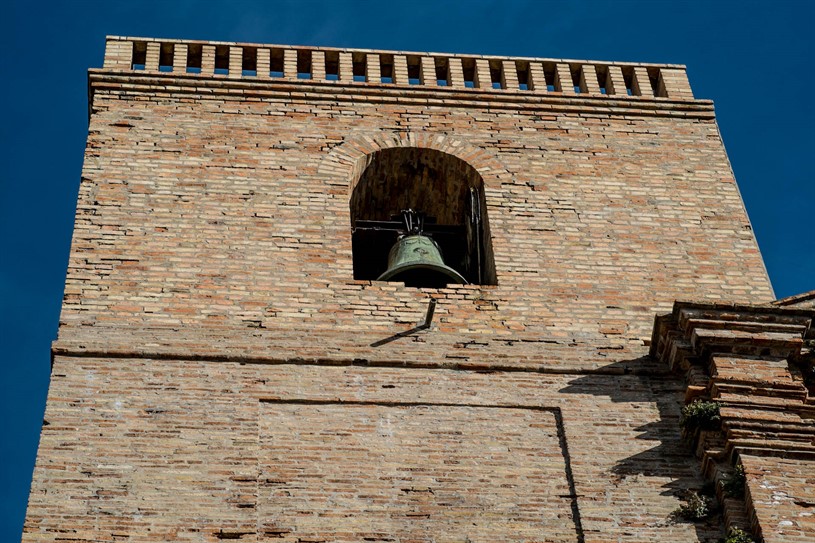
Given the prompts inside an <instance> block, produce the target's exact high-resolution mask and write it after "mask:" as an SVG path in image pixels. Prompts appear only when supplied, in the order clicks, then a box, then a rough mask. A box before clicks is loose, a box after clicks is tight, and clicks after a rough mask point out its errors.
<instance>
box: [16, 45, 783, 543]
mask: <svg viewBox="0 0 815 543" xmlns="http://www.w3.org/2000/svg"><path fill="white" fill-rule="evenodd" d="M128 44H129V45H128ZM181 45H183V46H184V47H188V48H189V50H194V49H195V47H196V46H197V45H196V43H193V42H190V43H182V42H178V43H177V47H176V48H175V49H174V50H173V55H169V56H168V54H169V53H168V52H167V51H164V50H163V49H161V47H163V46H162V45H160V44H158V43H154V42H145V57H144V58H145V63H146V64H145V67H146V69H145V70H134V69H133V66H132V63H133V59H134V57H133V56H132V55H133V54H134V51H135V49H134V46H133V42H131V41H127V39H112V40H111V41H109V44H108V55H107V56H106V60H105V68H104V69H101V70H92V71H91V74H90V81H91V94H92V98H91V117H90V127H89V137H88V146H87V150H86V156H85V166H84V169H83V174H82V175H83V177H82V184H81V187H80V196H79V202H78V207H77V216H76V225H75V230H74V239H73V245H72V249H71V258H70V263H69V270H68V278H67V281H66V290H65V302H64V306H63V311H62V315H61V319H60V331H59V339H58V340H57V342H56V343H55V345H54V355H55V365H54V371H53V375H52V384H51V390H50V392H49V400H48V408H47V414H46V420H47V421H48V422H49V425H48V426H45V427H44V429H43V437H42V442H41V446H40V454H39V457H38V463H37V468H36V472H35V478H34V484H33V487H32V495H31V502H30V505H29V513H28V518H27V523H26V528H25V535H24V539H25V540H26V541H54V540H58V539H59V538H66V537H67V538H73V539H74V540H79V541H85V540H100V539H101V540H115V539H117V538H118V539H123V540H128V539H130V540H140V541H146V540H155V541H167V540H189V541H209V540H218V539H226V538H239V539H241V540H246V541H251V540H261V539H268V538H271V537H273V536H274V537H280V538H282V540H284V541H323V540H325V541H359V540H361V539H363V538H366V537H367V538H370V539H369V540H371V541H380V540H381V541H385V540H388V541H448V540H449V541H460V540H464V538H465V537H469V538H470V540H471V541H553V542H554V541H609V540H614V541H653V540H659V539H660V538H662V539H663V540H676V541H679V540H682V541H687V540H695V539H701V540H704V538H706V537H708V536H710V537H714V536H717V535H718V534H719V533H720V527H719V525H718V524H717V523H714V524H712V525H696V526H694V525H688V524H672V523H670V522H669V521H668V517H669V514H670V512H671V511H672V510H673V509H674V508H675V507H677V505H678V504H679V503H680V502H679V495H680V494H681V493H682V491H683V490H684V489H687V488H694V487H697V486H699V485H701V484H702V479H701V477H700V476H699V475H697V469H698V468H697V465H696V462H695V460H693V459H692V457H691V456H690V455H689V454H688V452H689V451H688V450H687V448H686V446H685V445H683V444H682V442H681V440H680V438H679V434H678V432H677V430H676V424H677V419H678V416H679V408H680V404H681V399H682V391H683V390H684V385H683V384H682V383H681V381H680V380H677V379H676V378H675V377H673V376H672V375H671V374H669V372H668V368H667V367H666V366H663V365H661V364H657V363H655V362H654V361H653V360H651V359H650V358H649V356H648V344H649V341H650V337H651V328H652V324H653V316H654V314H655V313H657V312H666V311H668V310H669V309H670V307H671V305H672V303H673V301H674V300H675V299H684V298H693V299H707V300H720V299H731V300H737V301H748V300H757V301H769V300H770V299H772V292H771V288H770V284H769V281H768V279H767V276H766V272H765V271H764V268H763V265H762V261H761V257H760V255H759V253H758V249H757V246H756V243H755V240H754V237H753V234H752V231H751V230H750V226H749V223H748V221H747V218H746V215H745V212H744V208H743V205H742V202H741V199H740V197H739V194H738V190H737V188H736V185H735V182H734V179H733V175H732V172H731V169H730V166H729V163H728V160H727V156H726V154H725V151H724V148H723V146H722V142H721V140H720V137H719V133H718V129H717V126H716V123H715V119H714V116H713V110H712V105H711V104H710V102H708V101H703V100H694V99H693V98H692V95H691V94H690V89H689V87H688V86H687V80H686V78H684V69H682V68H681V67H676V66H663V67H655V66H650V65H649V66H646V65H642V66H635V65H631V66H628V65H626V66H619V65H615V64H613V63H605V64H602V65H600V64H598V63H580V64H579V65H580V66H584V65H586V66H590V67H591V68H593V71H591V70H589V71H585V70H584V71H581V70H582V69H581V70H578V71H576V72H575V73H574V75H575V76H579V77H577V79H578V83H580V81H582V83H580V85H582V86H583V87H585V89H586V91H587V92H584V93H577V94H573V93H566V92H563V91H555V92H549V91H548V90H547V89H546V88H545V86H540V85H538V87H537V88H536V89H529V90H528V92H524V91H522V90H521V89H518V90H517V91H516V90H514V89H510V88H502V89H495V90H493V89H491V88H489V87H488V86H485V85H481V87H475V88H466V87H465V86H464V85H458V86H456V85H455V84H452V85H450V86H446V87H438V88H436V87H432V86H431V85H429V84H428V81H427V79H428V78H427V77H425V81H424V82H423V83H422V84H421V85H410V84H408V83H407V82H400V80H399V74H401V73H402V69H403V67H402V65H401V62H402V60H404V62H405V66H404V70H407V69H408V64H409V62H411V58H413V57H411V56H410V55H409V54H406V55H407V56H400V54H395V55H396V56H394V57H393V62H394V70H395V72H394V73H395V74H396V77H395V82H393V83H392V84H379V82H376V81H370V80H369V81H366V82H361V83H357V82H354V81H349V80H347V79H346V80H343V79H340V80H338V81H333V80H325V81H323V80H314V78H313V79H303V80H298V79H297V78H296V76H295V75H293V74H295V73H296V70H295V71H294V72H293V71H292V70H293V69H294V68H292V65H291V63H292V62H295V61H296V58H297V55H298V54H299V53H297V52H296V51H293V50H292V53H287V54H286V55H283V57H282V58H283V59H284V68H285V70H284V77H282V78H280V79H279V80H273V79H271V78H266V77H261V76H262V72H263V71H264V70H265V71H268V69H269V68H268V67H266V64H265V63H266V62H269V63H272V64H273V63H274V62H275V60H274V58H275V57H274V55H275V53H274V49H273V48H272V49H269V56H268V57H265V56H264V55H265V53H262V51H261V49H263V48H260V49H258V50H257V53H256V54H257V56H256V59H257V65H256V68H257V71H258V75H257V76H255V79H253V77H252V76H247V75H246V74H243V73H241V74H240V75H238V72H236V71H235V70H233V65H234V64H236V63H237V62H238V59H241V58H245V57H241V56H239V55H237V54H234V55H233V54H231V53H230V54H229V55H228V59H229V60H228V62H229V70H228V72H229V73H228V76H226V75H224V76H220V75H218V74H214V73H213V70H216V68H217V65H218V62H219V61H218V57H217V51H218V49H217V47H220V45H218V44H213V45H212V46H211V47H212V48H213V49H212V51H210V50H209V49H208V47H210V45H208V44H203V47H204V49H203V50H202V51H203V52H202V55H203V56H202V59H203V61H202V62H203V65H204V67H203V68H202V73H200V74H198V73H190V74H187V73H179V72H181V71H183V70H180V69H176V68H183V67H184V66H183V65H184V62H183V61H184V58H183V56H184V55H181V51H182V49H183V48H182V47H181ZM229 47H233V45H229ZM235 47H237V46H235ZM165 49H166V47H165ZM161 51H164V53H163V54H164V57H165V58H172V59H173V63H174V64H175V65H177V66H174V68H173V69H174V70H175V73H161V72H160V71H159V70H158V65H159V60H157V59H159V58H161V57H160V55H161V54H162V53H161ZM287 51H288V50H287ZM210 53H211V54H212V55H215V56H214V57H213V58H214V60H212V62H210V60H208V59H209V57H208V55H209V54H210ZM334 53H335V51H332V50H316V49H315V50H314V52H313V55H312V56H311V57H310V58H311V59H312V66H313V68H312V69H313V75H314V77H315V78H316V77H317V76H323V75H325V74H324V73H322V72H321V71H320V70H321V68H320V69H318V68H319V66H320V64H319V62H318V63H317V64H314V59H315V58H318V59H320V58H323V57H324V58H325V59H329V58H331V56H332V55H333V54H334ZM380 53H381V52H380ZM380 53H377V55H380ZM310 54H312V53H310ZM337 54H338V55H340V56H338V58H339V63H340V67H341V68H342V66H344V65H346V64H347V63H348V62H350V61H351V60H352V58H346V57H345V56H342V55H345V54H346V53H345V52H337ZM348 54H349V55H350V53H348ZM366 54H368V53H366ZM371 54H373V53H371ZM381 54H384V53H381ZM156 55H158V56H156ZM320 55H323V57H320ZM154 57H155V58H154ZM366 58H368V57H366ZM380 58H385V57H381V56H380ZM423 58H424V57H423ZM426 58H430V61H433V62H435V61H434V60H433V57H432V55H431V56H429V57H426ZM451 58H452V60H449V59H448V63H449V70H450V72H449V73H450V74H457V73H458V71H459V69H461V70H462V72H461V73H462V74H464V73H465V71H466V70H467V69H468V68H467V67H468V60H467V59H463V60H462V59H458V57H451ZM292 59H295V60H292ZM400 59H401V60H400ZM510 60H511V59H503V60H501V62H502V64H501V66H504V68H505V69H504V72H503V73H504V76H503V77H504V82H503V83H502V85H503V86H504V87H509V86H511V85H509V84H508V83H507V82H506V80H507V74H509V75H510V76H511V75H512V70H511V69H510V70H507V69H506V66H510V67H512V66H521V65H523V66H527V70H528V74H529V77H531V78H533V79H534V77H536V74H537V76H538V77H539V81H540V76H544V75H545V74H544V73H543V71H544V70H546V69H548V68H547V67H548V66H549V65H550V64H547V63H548V62H550V61H543V60H541V61H540V62H538V61H536V60H528V59H527V60H523V59H521V60H512V61H511V62H510ZM476 61H477V62H476ZM474 62H475V64H474V66H475V68H474V69H477V75H478V77H479V78H481V79H482V80H483V79H484V78H486V77H489V76H490V74H489V71H488V70H487V72H486V75H485V74H482V73H481V72H482V71H483V70H482V68H484V66H482V65H483V64H484V63H486V66H487V68H489V62H493V64H495V61H494V59H492V60H491V59H488V58H479V59H475V61H474ZM524 62H526V63H527V64H523V63H524ZM552 62H554V64H556V65H559V66H561V67H563V66H565V68H563V69H562V70H560V71H562V72H563V76H562V77H563V78H565V77H567V76H568V75H569V74H570V73H571V72H570V70H571V69H572V66H571V64H569V62H566V61H564V62H561V63H560V64H558V62H556V61H552ZM210 64H211V65H210ZM425 64H426V63H424V64H422V66H425ZM572 64H574V63H572ZM269 65H270V66H271V64H269ZM314 66H316V67H314ZM326 66H328V64H326ZM428 66H429V65H428ZM595 66H600V67H603V66H605V67H606V68H603V69H607V79H606V85H607V86H609V85H612V86H613V83H614V81H615V80H617V87H618V91H619V87H621V86H623V87H624V86H625V85H631V83H630V82H628V83H626V82H625V80H624V79H625V77H629V76H630V77H635V79H634V80H633V81H640V80H642V81H644V80H646V79H648V78H649V77H651V76H652V75H654V74H658V77H657V79H656V81H657V82H660V81H661V83H660V84H661V85H662V87H661V88H662V89H663V91H662V92H660V91H659V88H660V87H659V86H658V85H657V86H656V88H657V92H656V96H654V92H651V93H650V95H649V93H648V92H645V91H646V90H647V89H651V90H653V88H654V86H653V85H645V84H644V83H643V85H640V86H641V87H642V89H640V91H639V92H637V93H635V95H634V96H628V95H627V94H626V93H623V92H617V93H613V92H611V93H607V94H600V93H599V92H591V91H593V90H597V85H599V83H595V82H594V81H593V80H592V77H594V76H591V77H589V80H588V82H587V81H586V77H587V75H586V74H599V73H601V72H602V70H601V69H600V68H595ZM380 68H381V67H380ZM368 69H369V72H368V73H369V74H371V73H373V72H371V71H370V66H369V67H368ZM207 70H209V73H207ZM479 70H480V71H479ZM649 70H650V71H649ZM538 71H540V73H538ZM618 71H619V74H618V73H617V72H618ZM557 73H560V72H557ZM520 74H521V72H518V73H517V74H515V75H516V76H518V75H520ZM626 74H628V75H626ZM636 74H639V75H638V76H637V75H636ZM233 76H235V77H233ZM618 76H619V77H618ZM454 77H455V75H453V78H454ZM462 77H464V75H462ZM513 77H514V76H513ZM521 77H523V76H522V75H521ZM597 77H599V76H597ZM636 77H639V79H636ZM580 78H582V79H580ZM262 79H263V80H262ZM508 79H509V82H510V83H513V81H514V80H513V78H512V77H509V78H508ZM598 81H600V79H598ZM666 89H667V90H666ZM671 89H679V90H680V91H681V92H679V91H677V92H676V93H672V92H673V91H671ZM566 90H568V89H566ZM394 147H415V148H420V149H432V150H435V151H440V152H443V153H447V154H450V155H453V156H455V157H457V158H458V159H461V160H463V161H464V162H466V163H467V164H469V165H470V166H472V168H474V169H475V171H476V172H478V175H479V176H480V177H481V179H482V181H483V186H484V193H485V202H486V206H487V213H488V219H489V234H490V236H491V245H492V251H493V254H494V260H495V273H496V276H497V283H498V284H497V285H495V286H478V285H464V286H457V287H451V288H446V289H415V288H407V287H404V286H403V285H400V284H395V283H383V282H370V281H355V280H354V279H353V269H352V254H351V222H350V208H349V202H350V200H351V194H352V191H353V189H354V187H355V184H356V183H357V181H358V180H359V179H360V178H361V177H362V175H363V173H364V171H365V167H366V166H367V164H368V163H369V160H370V157H371V156H372V154H373V153H376V152H377V151H379V150H382V149H389V148H394ZM431 296H432V297H433V298H435V299H437V300H438V305H437V307H436V312H435V316H434V320H433V323H432V325H431V327H430V328H429V329H426V330H422V331H419V332H416V333H414V334H411V335H408V336H405V337H399V336H398V334H399V333H400V332H404V331H405V330H408V329H410V328H411V327H413V326H415V325H416V324H417V323H419V322H421V321H422V319H423V318H424V317H425V313H426V311H427V308H428V303H429V299H430V297H431ZM298 538H299V539H298ZM388 538H390V539H388Z"/></svg>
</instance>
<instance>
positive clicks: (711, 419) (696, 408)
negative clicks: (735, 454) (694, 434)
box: [679, 400, 722, 431]
mask: <svg viewBox="0 0 815 543" xmlns="http://www.w3.org/2000/svg"><path fill="white" fill-rule="evenodd" d="M719 407H720V404H719V403H718V402H710V401H706V400H694V401H693V402H692V403H690V404H688V405H686V406H685V407H683V408H682V418H681V419H680V420H679V424H680V425H681V426H682V428H684V429H685V430H688V431H693V430H696V429H697V428H698V429H700V430H715V429H717V428H719V425H720V424H721V422H722V419H721V417H720V416H719Z"/></svg>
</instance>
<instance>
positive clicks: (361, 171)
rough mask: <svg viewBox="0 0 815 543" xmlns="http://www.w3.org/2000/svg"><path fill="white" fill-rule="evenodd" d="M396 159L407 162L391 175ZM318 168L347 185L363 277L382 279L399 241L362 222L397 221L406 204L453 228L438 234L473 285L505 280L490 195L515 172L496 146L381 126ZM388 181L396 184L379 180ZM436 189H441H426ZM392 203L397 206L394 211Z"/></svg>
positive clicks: (357, 268) (358, 271) (357, 270)
mask: <svg viewBox="0 0 815 543" xmlns="http://www.w3.org/2000/svg"><path fill="white" fill-rule="evenodd" d="M394 164H397V165H400V166H398V167H397V168H396V169H395V170H392V171H390V174H392V175H388V172H389V170H388V168H390V167H391V165H394ZM317 174H318V176H320V177H323V178H324V179H325V180H326V181H327V182H329V183H331V184H332V185H334V186H337V185H341V184H345V183H347V190H348V193H347V194H348V204H349V219H350V222H351V226H352V230H353V231H354V234H353V236H354V237H353V241H352V245H353V248H352V253H353V255H354V277H355V278H356V279H375V278H377V277H379V276H380V275H381V273H382V272H384V271H385V270H386V269H387V255H388V251H389V249H390V248H391V247H392V246H393V244H394V242H395V241H396V238H395V237H393V238H392V239H391V238H388V239H385V238H386V237H387V236H388V235H391V234H386V233H385V232H382V234H384V237H383V236H380V234H376V235H373V233H371V232H366V231H364V230H359V231H356V230H355V229H354V228H353V226H354V225H355V224H357V223H356V221H357V220H360V219H361V220H366V221H371V220H373V221H389V220H392V219H393V215H392V214H393V213H394V212H398V210H399V209H402V208H415V209H420V210H422V211H424V212H426V213H428V216H432V217H433V218H434V219H435V220H436V221H438V222H433V224H439V225H443V226H445V227H450V228H453V229H452V230H451V229H447V230H444V232H445V233H444V234H442V231H437V232H435V234H434V240H436V241H438V245H439V246H440V247H441V249H442V252H443V253H444V258H445V263H447V264H448V265H450V266H451V267H453V268H454V269H456V271H458V272H460V273H461V274H462V275H463V276H464V277H465V278H466V279H467V280H468V281H470V282H472V283H476V284H481V285H495V284H497V278H496V273H495V259H494V256H493V249H492V238H491V235H490V227H489V217H488V212H487V211H488V207H489V205H488V196H487V194H488V192H489V191H490V189H497V188H499V187H500V185H501V183H502V182H503V183H506V182H508V181H510V179H511V174H510V173H509V172H508V170H507V169H506V168H505V167H504V166H503V165H502V164H501V163H500V162H499V161H498V160H497V158H496V157H495V156H494V155H493V154H492V153H490V152H489V151H487V150H485V149H483V148H480V147H476V146H473V145H469V144H467V143H464V142H463V141H461V140H457V139H455V138H451V137H449V136H445V135H431V134H424V133H415V132H409V133H399V134H396V133H382V132H379V133H375V134H371V135H365V136H357V137H352V138H350V139H348V140H347V141H345V142H344V143H342V144H341V145H339V146H337V147H335V148H334V149H333V150H332V151H331V152H330V153H329V155H328V156H327V157H325V159H323V161H322V162H321V164H320V165H319V167H318V170H317ZM383 174H384V175H383ZM382 179H388V183H385V184H379V183H377V181H375V180H382ZM416 183H419V184H418V185H417V184H416ZM417 187H418V188H417ZM422 187H424V188H422ZM429 187H433V190H430V191H427V190H425V189H426V188H429ZM473 189H475V192H473ZM473 196H474V197H475V198H474V199H473ZM467 198H470V199H469V200H467ZM465 201H467V202H469V203H465ZM384 202H389V203H392V204H394V205H395V206H396V207H394V208H393V209H388V207H386V206H384V205H382V204H383V203H384ZM452 202H457V203H458V205H453V204H452ZM414 206H418V207H414ZM468 209H469V210H470V211H468ZM473 209H477V210H478V211H477V212H476V213H475V216H477V217H478V218H477V219H476V220H472V219H469V218H468V217H471V216H472V215H471V213H472V210H473ZM456 227H459V228H460V230H459V232H460V233H458V234H456V233H455V232H456V230H455V228H456ZM386 230H388V229H387V227H386ZM389 231H390V232H394V231H393V230H389ZM395 235H396V234H395V233H394V234H393V236H395ZM442 238H443V239H442ZM414 286H416V285H414Z"/></svg>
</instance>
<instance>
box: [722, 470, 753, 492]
mask: <svg viewBox="0 0 815 543" xmlns="http://www.w3.org/2000/svg"><path fill="white" fill-rule="evenodd" d="M746 481H747V477H746V476H745V474H744V466H742V465H741V464H739V465H737V466H736V469H735V470H733V473H731V474H730V475H728V476H727V477H725V478H724V479H722V481H721V483H720V484H721V485H722V492H724V493H725V495H726V496H729V497H731V498H740V497H742V496H743V495H744V484H745V483H746Z"/></svg>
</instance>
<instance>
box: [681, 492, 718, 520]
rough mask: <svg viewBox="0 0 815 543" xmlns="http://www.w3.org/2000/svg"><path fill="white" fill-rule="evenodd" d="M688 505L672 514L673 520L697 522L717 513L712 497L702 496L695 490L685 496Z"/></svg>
mask: <svg viewBox="0 0 815 543" xmlns="http://www.w3.org/2000/svg"><path fill="white" fill-rule="evenodd" d="M685 500H686V503H684V504H682V505H680V506H679V507H677V508H676V509H674V511H673V512H672V513H671V518H672V519H673V520H688V521H691V522H697V521H700V520H705V519H707V518H710V517H711V516H713V514H714V513H715V512H716V509H717V508H716V503H715V502H714V500H713V498H712V497H709V496H704V495H700V494H699V493H698V492H695V491H693V490H690V491H688V493H687V494H686V495H685Z"/></svg>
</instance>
